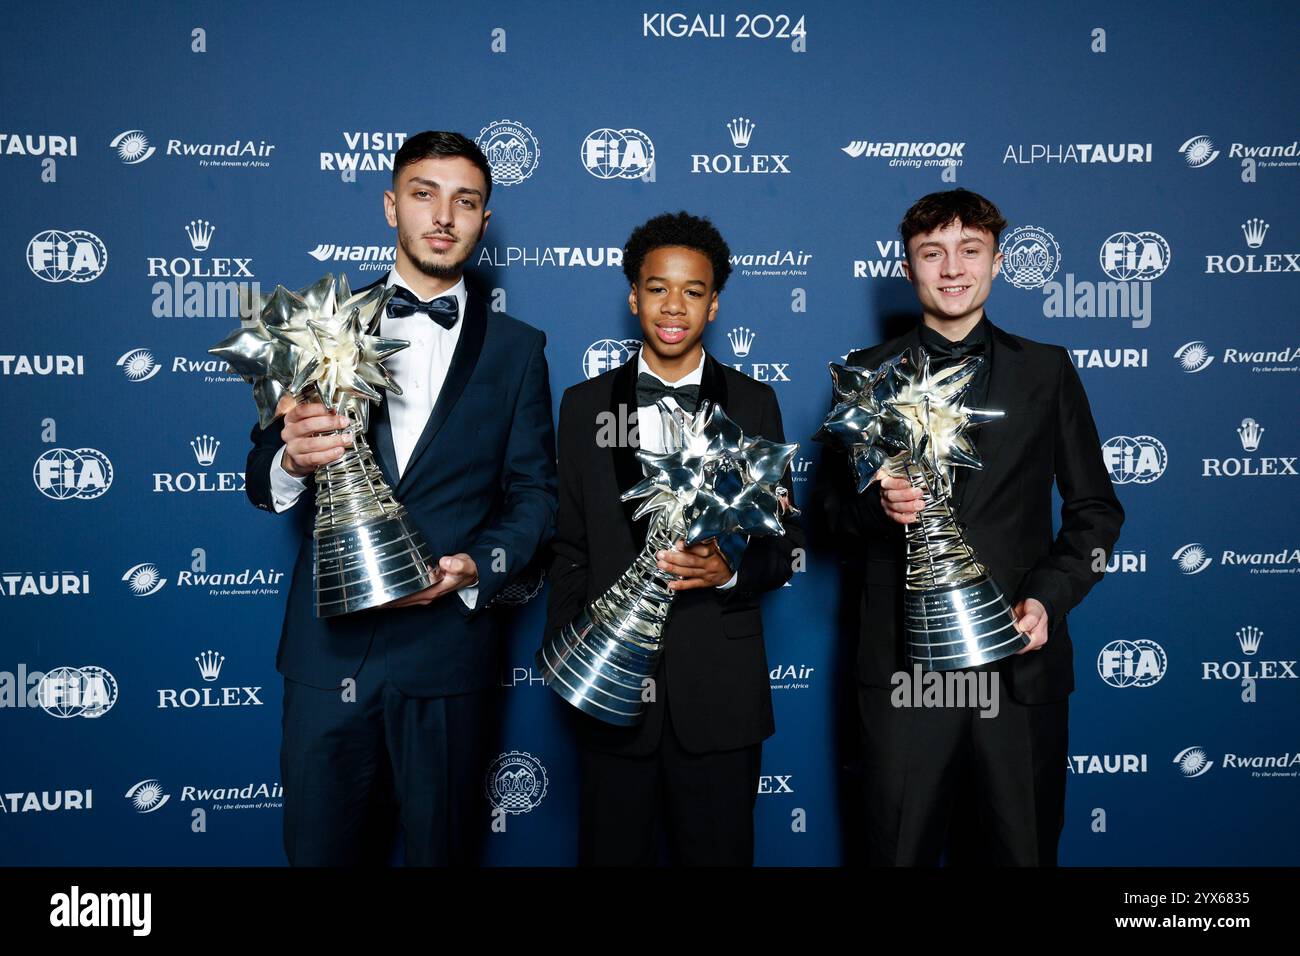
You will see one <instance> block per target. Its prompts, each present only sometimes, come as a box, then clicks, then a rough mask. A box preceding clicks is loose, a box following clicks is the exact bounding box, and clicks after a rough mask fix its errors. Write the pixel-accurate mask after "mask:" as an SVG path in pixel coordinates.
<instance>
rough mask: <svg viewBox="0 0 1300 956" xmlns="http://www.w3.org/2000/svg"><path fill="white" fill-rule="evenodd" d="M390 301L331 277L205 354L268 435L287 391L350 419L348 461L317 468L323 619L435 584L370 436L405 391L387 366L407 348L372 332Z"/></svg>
mask: <svg viewBox="0 0 1300 956" xmlns="http://www.w3.org/2000/svg"><path fill="white" fill-rule="evenodd" d="M391 296H392V290H391V289H386V288H384V287H382V286H375V287H374V288H371V289H370V290H369V291H367V292H364V293H358V294H356V295H353V294H352V292H351V291H350V289H349V287H348V282H347V278H346V277H343V276H340V277H339V279H338V283H337V285H336V284H335V280H334V276H333V275H327V276H325V277H324V278H322V279H321V280H320V281H318V282H315V283H313V284H312V285H310V286H308V287H307V288H305V289H301V290H299V291H298V292H296V293H294V292H290V291H289V290H288V289H286V288H285V287H284V286H276V288H275V291H274V292H273V293H271V294H270V295H269V296H264V297H259V301H258V302H257V303H255V305H254V307H253V308H252V309H251V314H250V315H248V316H246V317H245V318H244V320H243V322H242V324H241V325H240V327H239V328H238V329H236V330H235V331H234V332H233V333H231V334H230V335H229V336H228V337H227V338H226V339H224V340H223V341H222V342H220V343H219V344H218V345H216V346H214V347H213V348H211V349H209V350H208V351H209V352H211V354H213V355H216V356H218V357H219V358H223V359H225V360H226V361H227V362H228V363H229V364H230V367H231V368H232V369H234V370H235V371H236V372H237V373H239V375H240V376H242V377H243V379H244V381H246V382H249V383H250V384H251V385H252V386H253V399H254V401H255V402H256V403H257V410H258V421H259V424H261V426H262V427H263V428H266V427H267V426H269V425H270V424H271V423H272V422H273V421H274V420H275V417H276V406H277V405H278V404H279V402H280V399H281V398H282V397H284V396H285V395H286V394H287V395H292V396H293V397H294V399H295V400H296V401H298V402H299V403H302V402H319V403H321V404H323V405H324V406H325V407H326V408H327V409H329V410H330V411H331V412H332V413H333V414H335V415H339V416H343V417H345V418H347V419H349V420H350V421H351V422H352V425H351V426H350V429H349V430H350V431H351V434H352V443H351V445H350V446H348V448H347V449H346V450H345V452H344V454H343V456H342V457H341V458H339V459H337V460H336V461H332V462H329V463H327V464H324V465H322V466H320V467H319V468H317V469H316V476H315V481H316V524H315V530H314V533H313V534H314V539H315V579H316V616H317V617H333V616H335V615H338V614H347V613H349V612H352V611H360V610H363V609H365V608H371V607H377V606H379V605H381V604H387V603H388V602H390V601H393V600H396V599H397V598H401V597H405V596H406V595H408V594H413V593H415V592H416V591H421V590H423V589H425V588H427V587H430V586H431V585H432V584H433V583H434V581H433V578H432V576H431V574H430V572H429V567H430V566H431V565H432V563H433V558H432V555H431V553H430V551H429V547H428V545H427V544H426V543H425V541H424V538H423V536H422V535H421V534H420V532H419V531H418V530H417V529H416V528H415V527H413V526H412V525H411V523H410V520H409V518H408V517H407V514H406V509H405V508H403V507H402V505H401V503H400V502H398V501H397V499H396V498H395V497H394V496H393V492H392V489H390V488H389V487H388V484H387V483H386V482H385V481H384V479H383V475H382V474H381V473H380V471H379V466H378V465H377V464H376V462H375V457H374V454H373V452H371V450H370V446H369V445H368V444H367V442H366V438H365V433H366V429H367V425H368V423H369V414H370V403H371V402H378V401H380V399H381V395H380V393H379V391H378V389H380V388H387V389H389V390H390V391H392V392H394V393H396V394H399V395H400V394H401V389H400V388H398V386H397V383H396V382H394V381H393V379H392V377H391V376H390V375H389V374H388V372H387V370H386V369H385V368H384V366H383V361H384V359H386V358H387V357H388V356H390V355H392V354H394V353H395V352H399V351H401V350H402V349H404V348H406V346H407V344H408V343H406V342H404V341H401V340H399V339H386V338H382V337H380V336H377V335H372V334H371V333H372V332H373V331H374V330H375V329H376V327H377V324H378V320H379V317H380V316H381V315H383V313H384V308H385V306H386V305H387V304H388V300H389V298H390V297H391ZM340 431H343V430H342V429H340ZM338 433H339V432H335V434H338Z"/></svg>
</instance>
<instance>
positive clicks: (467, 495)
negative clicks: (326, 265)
mask: <svg viewBox="0 0 1300 956" xmlns="http://www.w3.org/2000/svg"><path fill="white" fill-rule="evenodd" d="M381 281H383V280H381ZM464 323H465V324H464V327H463V328H462V329H461V333H460V338H459V340H458V342H457V344H456V349H455V352H454V353H453V355H452V359H451V365H450V367H449V368H448V371H447V378H446V381H445V382H444V384H443V386H442V391H441V393H440V394H439V395H438V399H437V403H436V405H435V406H434V409H433V411H432V413H431V414H430V416H429V419H428V421H427V422H426V424H425V427H424V431H423V433H422V434H421V435H420V439H419V441H418V442H417V443H416V446H415V450H414V451H413V452H412V454H411V458H410V461H409V462H408V463H407V466H406V471H405V472H404V473H403V474H402V476H401V480H400V481H399V480H397V466H396V459H395V457H394V454H393V440H392V431H391V429H390V427H389V425H388V416H387V408H386V405H385V404H383V403H381V404H380V405H379V406H374V407H372V409H371V417H370V427H369V431H368V433H367V437H368V440H369V443H370V447H371V448H372V449H373V450H374V452H375V458H376V460H377V461H378V463H379V467H380V470H381V471H382V472H383V474H384V478H385V480H386V481H387V482H388V484H389V486H390V487H392V489H393V491H394V492H395V494H396V496H397V499H398V500H399V501H400V502H401V503H402V504H403V505H405V507H406V510H407V513H408V515H409V517H410V520H411V521H412V522H413V523H414V525H415V527H417V528H418V529H419V530H420V532H421V533H423V535H424V537H425V539H426V540H427V541H428V543H429V548H430V549H431V551H432V552H433V555H434V557H435V558H438V557H441V556H443V555H448V554H457V553H460V552H465V553H467V554H469V555H470V557H472V558H473V559H474V563H475V564H476V565H478V573H479V584H478V600H477V602H476V603H475V607H474V609H473V610H470V609H469V608H468V607H466V606H465V602H464V601H463V600H461V598H460V597H459V596H458V595H456V594H447V595H445V596H443V597H441V598H439V599H437V600H435V601H433V602H432V603H430V604H428V605H423V606H414V607H404V608H395V609H384V608H375V609H372V610H367V611H360V612H356V613H353V614H344V615H341V616H338V617H333V618H326V619H318V618H317V617H316V612H315V606H314V586H315V582H314V579H313V570H312V566H313V557H314V555H313V544H312V521H311V519H312V518H313V517H314V515H315V482H314V481H309V482H308V487H307V490H306V491H304V492H303V495H302V497H301V498H299V499H298V502H297V504H296V505H294V507H293V508H291V509H289V510H288V511H287V512H285V514H286V515H296V516H297V517H298V521H299V524H300V525H301V527H302V529H303V534H302V544H301V547H300V548H299V551H298V560H297V562H296V564H295V566H294V571H293V583H292V585H291V586H290V589H289V602H288V607H287V608H286V611H285V616H284V627H283V629H282V631H281V634H280V649H279V652H278V653H277V655H276V668H277V669H278V670H279V671H280V673H281V674H283V675H284V676H285V677H287V678H289V679H290V680H294V681H297V682H299V683H303V684H308V685H311V686H313V687H320V688H331V689H332V688H338V687H339V686H340V683H341V682H342V681H343V680H344V679H345V678H350V677H354V676H355V675H356V673H357V671H358V670H359V669H360V667H361V664H362V661H364V659H365V657H366V654H367V652H368V650H369V648H370V645H371V642H372V641H373V640H374V638H375V636H376V635H377V634H380V633H382V634H383V635H384V636H385V637H386V638H387V649H388V650H387V654H388V673H389V675H390V680H392V681H393V682H394V683H395V684H396V686H397V687H398V689H399V690H401V691H402V693H404V694H407V695H409V696H416V697H439V696H446V695H451V694H463V693H468V692H470V691H475V690H481V689H484V688H486V687H489V686H491V685H493V684H495V683H496V682H497V680H498V678H499V674H498V661H497V655H498V646H497V645H498V641H497V640H496V636H497V635H496V630H497V628H496V626H495V623H494V621H493V617H494V615H493V613H492V612H491V611H490V610H488V607H489V605H490V604H491V603H492V600H493V598H494V597H495V596H496V595H497V594H498V592H500V590H501V588H502V587H503V586H504V585H505V584H507V583H508V582H509V581H510V580H511V579H513V578H514V577H515V576H516V575H518V574H519V573H520V572H522V571H523V570H524V568H525V567H526V566H527V565H528V562H529V561H530V559H531V558H532V557H533V555H534V554H535V553H536V552H537V550H538V549H539V548H540V547H542V546H543V545H544V544H545V543H546V542H547V541H548V540H549V539H550V536H551V533H552V529H553V527H554V523H555V508H556V479H555V434H554V429H553V426H552V422H551V393H550V382H549V378H548V373H547V368H546V356H545V352H544V349H545V345H546V337H545V335H544V334H543V333H542V332H540V331H539V330H537V329H534V328H533V327H531V326H529V325H525V324H524V323H523V322H520V321H518V320H516V319H512V318H510V317H509V316H507V315H503V314H495V313H491V312H489V311H488V310H487V308H486V304H485V302H484V300H483V298H482V297H481V296H479V295H477V294H476V293H475V292H473V291H472V290H471V291H470V292H469V294H468V297H467V299H466V304H465V318H464ZM401 384H402V383H401V382H398V385H401ZM283 427H284V420H283V419H282V418H280V419H276V421H275V422H273V423H272V424H271V425H270V426H269V427H268V428H265V429H262V428H258V427H254V428H253V434H252V440H253V449H252V451H251V452H249V455H248V466H247V488H248V497H249V498H250V499H251V500H252V502H253V504H255V505H256V506H257V507H259V508H261V509H263V510H265V511H268V512H270V513H272V514H274V513H275V509H274V506H273V505H272V503H271V463H272V459H274V457H275V453H276V452H277V451H278V450H279V449H280V447H281V446H282V444H283V441H282V439H281V437H280V433H281V431H282V429H283Z"/></svg>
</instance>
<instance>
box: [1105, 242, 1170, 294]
mask: <svg viewBox="0 0 1300 956" xmlns="http://www.w3.org/2000/svg"><path fill="white" fill-rule="evenodd" d="M1172 256H1173V253H1171V252H1170V251H1169V243H1167V242H1165V240H1164V237H1163V236H1161V235H1160V234H1159V233H1155V232H1117V233H1115V234H1114V235H1113V236H1111V237H1110V238H1108V239H1107V240H1106V241H1105V242H1103V243H1102V244H1101V257H1100V258H1101V269H1102V271H1103V272H1105V273H1106V275H1108V276H1110V277H1111V278H1112V279H1114V280H1115V281H1117V282H1128V281H1131V280H1133V279H1137V280H1138V281H1140V282H1150V281H1151V280H1152V279H1158V278H1160V276H1162V275H1164V274H1165V270H1166V269H1168V268H1169V261H1170V259H1171V258H1172Z"/></svg>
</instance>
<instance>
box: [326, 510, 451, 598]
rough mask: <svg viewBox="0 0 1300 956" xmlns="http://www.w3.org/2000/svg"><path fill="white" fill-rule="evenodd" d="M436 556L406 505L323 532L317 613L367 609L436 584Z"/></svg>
mask: <svg viewBox="0 0 1300 956" xmlns="http://www.w3.org/2000/svg"><path fill="white" fill-rule="evenodd" d="M433 560H434V559H433V556H432V554H431V553H430V552H429V546H428V545H427V544H425V542H424V536H423V535H421V534H420V532H419V531H417V530H416V529H415V528H414V527H412V526H411V525H410V524H409V522H408V519H407V516H406V510H405V509H400V510H399V511H397V512H396V513H393V514H388V515H384V516H382V517H376V518H372V519H370V520H368V521H363V522H361V523H359V524H355V525H351V526H344V527H339V528H335V529H333V530H329V531H322V532H318V536H317V538H316V561H315V568H316V616H317V617H322V618H323V617H335V616H337V615H339V614H350V613H352V612H353V611H364V610H365V609H366V608H371V607H378V606H379V605H381V604H387V603H388V602H389V601H395V600H397V599H398V598H402V597H406V596H407V595H408V594H414V593H415V592H416V591H422V590H424V589H425V588H427V587H432V586H433V583H434V582H433V578H432V577H431V576H430V574H429V567H430V566H431V565H432V564H433Z"/></svg>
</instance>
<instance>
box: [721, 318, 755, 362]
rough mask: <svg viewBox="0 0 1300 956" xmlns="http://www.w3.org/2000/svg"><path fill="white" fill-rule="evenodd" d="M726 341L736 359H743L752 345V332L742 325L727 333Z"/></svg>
mask: <svg viewBox="0 0 1300 956" xmlns="http://www.w3.org/2000/svg"><path fill="white" fill-rule="evenodd" d="M727 341H729V342H730V343H731V351H733V352H735V353H736V358H744V357H745V356H746V355H748V354H749V348H750V346H751V345H753V344H754V331H753V329H747V328H745V327H744V326H743V325H741V326H737V327H736V328H734V329H732V330H731V331H730V332H728V333H727Z"/></svg>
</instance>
